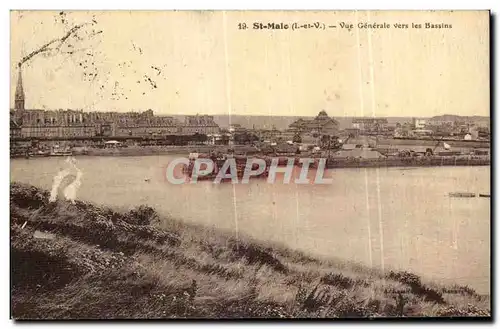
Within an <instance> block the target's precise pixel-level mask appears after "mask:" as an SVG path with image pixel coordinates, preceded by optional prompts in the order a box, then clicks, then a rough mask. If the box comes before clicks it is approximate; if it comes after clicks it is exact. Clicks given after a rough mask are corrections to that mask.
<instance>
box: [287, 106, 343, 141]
mask: <svg viewBox="0 0 500 329" xmlns="http://www.w3.org/2000/svg"><path fill="white" fill-rule="evenodd" d="M287 131H288V132H290V135H291V136H293V135H294V134H295V133H299V134H303V133H310V134H317V135H331V136H333V135H337V134H338V132H339V123H338V122H337V120H335V119H333V118H330V117H329V116H328V114H327V113H326V112H325V111H321V112H319V113H318V115H317V116H316V117H315V118H314V119H311V120H307V119H302V118H301V119H298V120H297V121H295V122H293V123H292V124H290V125H289V126H288V129H287Z"/></svg>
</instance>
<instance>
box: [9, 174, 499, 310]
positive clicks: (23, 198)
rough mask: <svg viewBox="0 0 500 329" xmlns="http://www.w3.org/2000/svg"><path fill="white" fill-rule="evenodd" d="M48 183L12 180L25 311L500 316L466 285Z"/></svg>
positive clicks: (18, 285) (18, 304) (16, 266)
mask: <svg viewBox="0 0 500 329" xmlns="http://www.w3.org/2000/svg"><path fill="white" fill-rule="evenodd" d="M48 194H49V193H48V191H45V190H42V189H39V188H36V187H33V186H30V185H23V184H19V183H12V184H11V187H10V196H11V206H10V207H11V209H10V210H11V218H10V230H11V266H12V268H11V271H12V273H13V276H12V278H13V281H12V285H13V287H12V315H13V317H14V318H16V319H23V318H29V319H41V318H44V319H51V318H58V319H71V318H104V319H107V318H123V319H127V318H142V317H144V318H197V317H201V318H204V317H213V318H241V317H247V318H259V317H261V318H262V317H263V318H269V317H273V318H367V317H370V318H371V317H388V316H389V317H399V316H434V317H450V316H457V317H467V316H480V317H490V316H491V311H490V296H489V295H480V294H478V293H476V292H475V291H474V290H473V289H471V288H470V287H467V286H458V285H446V286H445V285H440V284H436V283H433V282H430V281H428V280H423V279H421V278H420V277H419V276H417V275H415V274H412V273H410V272H406V271H398V272H393V271H388V272H381V271H380V270H377V269H371V268H368V267H366V266H362V265H357V264H354V263H350V262H348V261H347V262H343V261H339V260H335V259H334V258H332V259H331V260H327V259H319V258H315V257H312V256H309V255H306V254H304V253H301V252H299V251H294V250H292V249H289V248H287V247H284V246H280V245H276V244H272V243H266V242H261V241H256V240H254V239H251V238H248V237H246V236H244V235H240V237H239V238H238V239H235V237H234V236H233V235H232V234H230V232H224V231H220V230H217V229H215V228H205V227H203V226H199V225H192V224H187V223H183V222H181V221H178V220H176V219H172V218H162V220H161V222H162V223H163V224H162V226H161V228H160V227H159V226H158V225H157V224H156V223H158V221H159V215H158V214H157V213H156V211H155V210H154V209H153V208H150V207H148V206H141V207H138V208H136V209H134V210H131V211H129V212H117V211H115V210H113V209H112V208H107V207H104V206H96V205H94V204H92V203H87V202H81V201H76V203H75V204H72V203H70V202H66V201H61V200H58V201H57V202H53V203H50V202H48ZM82 292H83V293H82ZM370 295H371V296H372V297H371V298H369V299H366V296H370ZM401 296H403V297H404V299H401ZM325 297H328V298H325ZM124 305H126V307H124Z"/></svg>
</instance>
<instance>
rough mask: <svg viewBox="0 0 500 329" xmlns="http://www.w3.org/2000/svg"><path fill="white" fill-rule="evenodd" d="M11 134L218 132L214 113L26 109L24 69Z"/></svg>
mask: <svg viewBox="0 0 500 329" xmlns="http://www.w3.org/2000/svg"><path fill="white" fill-rule="evenodd" d="M10 122H11V129H10V136H11V138H15V139H18V138H39V139H61V138H62V139H73V138H75V139H85V138H93V137H126V136H130V137H143V138H148V137H161V136H168V135H194V134H196V133H198V134H217V133H219V126H218V125H217V124H216V123H215V122H214V120H213V116H208V115H195V116H188V117H186V120H185V122H184V123H181V122H179V121H178V120H177V119H175V118H173V117H172V116H158V115H155V114H154V113H153V110H151V109H148V110H146V111H142V112H125V113H120V112H84V111H83V110H74V109H58V110H42V109H30V110H26V109H25V92H24V87H23V81H22V72H21V69H19V76H18V81H17V85H16V92H15V99H14V109H12V110H11V111H10Z"/></svg>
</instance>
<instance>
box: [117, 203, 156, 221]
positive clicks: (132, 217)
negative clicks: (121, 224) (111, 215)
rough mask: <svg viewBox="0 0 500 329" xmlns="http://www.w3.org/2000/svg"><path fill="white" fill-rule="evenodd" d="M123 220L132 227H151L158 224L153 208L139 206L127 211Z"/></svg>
mask: <svg viewBox="0 0 500 329" xmlns="http://www.w3.org/2000/svg"><path fill="white" fill-rule="evenodd" d="M123 220H124V221H125V222H127V223H129V224H134V225H152V224H157V223H158V222H159V216H158V213H157V212H156V210H155V209H154V208H152V207H150V206H146V205H141V206H139V207H137V208H135V209H132V210H131V211H129V213H128V214H127V215H126V216H124V218H123Z"/></svg>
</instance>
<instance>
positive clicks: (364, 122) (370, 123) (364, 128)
mask: <svg viewBox="0 0 500 329" xmlns="http://www.w3.org/2000/svg"><path fill="white" fill-rule="evenodd" d="M352 128H356V129H359V131H360V132H362V133H381V132H387V131H388V130H389V122H388V121H387V119H386V118H354V119H353V120H352Z"/></svg>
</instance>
